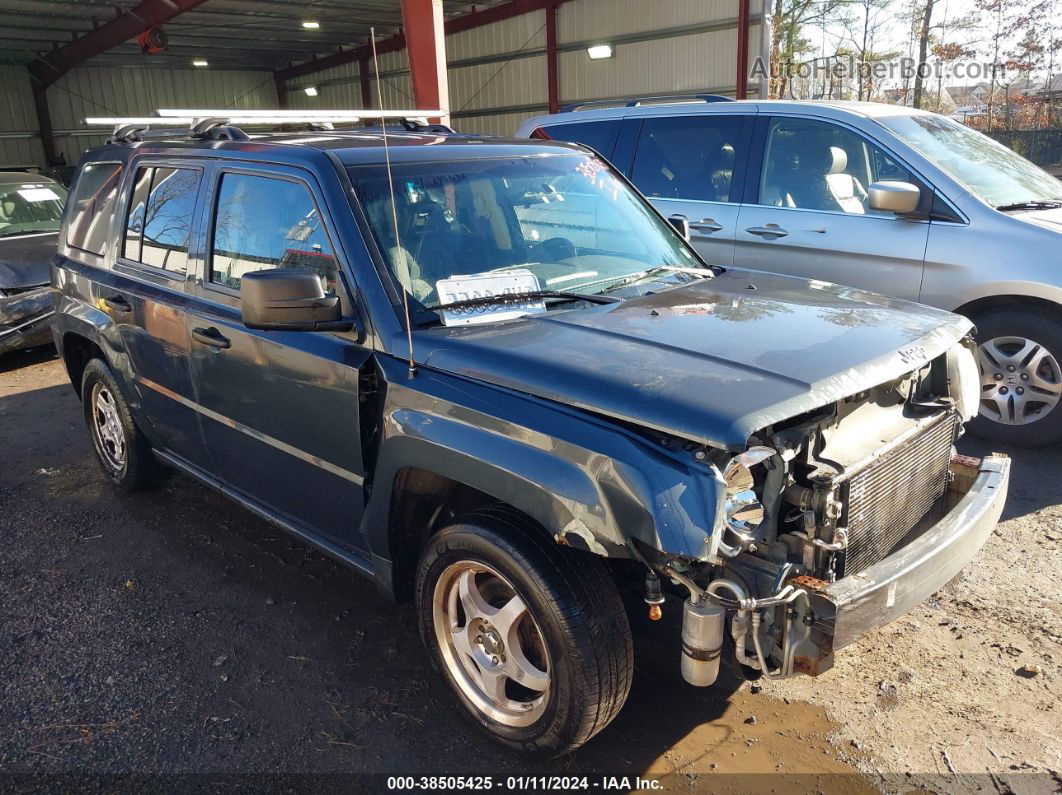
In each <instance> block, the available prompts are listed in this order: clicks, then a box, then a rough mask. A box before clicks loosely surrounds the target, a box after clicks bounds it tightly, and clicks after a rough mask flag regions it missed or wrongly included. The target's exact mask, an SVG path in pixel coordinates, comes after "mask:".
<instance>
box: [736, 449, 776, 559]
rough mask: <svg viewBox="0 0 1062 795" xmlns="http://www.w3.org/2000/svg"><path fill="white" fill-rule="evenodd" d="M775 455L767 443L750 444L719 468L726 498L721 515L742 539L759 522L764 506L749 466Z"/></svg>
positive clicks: (749, 533)
mask: <svg viewBox="0 0 1062 795" xmlns="http://www.w3.org/2000/svg"><path fill="white" fill-rule="evenodd" d="M772 455H775V451H774V450H772V449H771V448H770V447H753V448H750V449H749V450H747V451H746V452H744V453H741V455H737V456H734V458H732V459H731V461H730V463H729V464H727V466H726V469H725V470H724V471H723V480H724V481H725V482H726V501H725V502H724V504H723V518H724V520H725V521H726V526H727V527H729V528H730V529H731V530H733V531H734V532H735V533H737V534H738V536H739V537H740V538H741V539H742V540H743V541H744V540H748V539H750V538H751V535H752V534H753V533H754V532H756V530H757V529H758V528H759V526H760V525H761V524H763V518H764V509H763V503H761V502H760V498H759V496H758V495H757V494H756V491H755V478H754V477H753V474H752V467H754V466H756V464H758V463H760V462H761V461H765V460H766V459H768V458H770V457H771V456H772Z"/></svg>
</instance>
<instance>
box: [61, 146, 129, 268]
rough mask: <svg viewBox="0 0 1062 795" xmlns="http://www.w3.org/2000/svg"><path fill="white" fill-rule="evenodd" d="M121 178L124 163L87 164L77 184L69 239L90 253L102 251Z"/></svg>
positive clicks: (67, 231) (67, 237)
mask: <svg viewBox="0 0 1062 795" xmlns="http://www.w3.org/2000/svg"><path fill="white" fill-rule="evenodd" d="M121 179H122V165H121V163H87V164H85V166H84V167H82V169H81V173H80V174H79V175H78V177H77V182H76V183H75V185H74V198H73V201H72V202H71V204H72V205H73V206H72V207H71V208H70V225H69V226H68V227H67V230H66V242H67V243H68V244H69V245H71V246H73V247H74V248H79V249H81V250H82V251H88V252H89V253H91V254H102V253H103V249H104V247H105V245H106V243H107V233H108V231H109V229H110V224H111V215H112V214H113V212H114V202H115V198H116V197H117V195H118V185H119V183H120V182H121Z"/></svg>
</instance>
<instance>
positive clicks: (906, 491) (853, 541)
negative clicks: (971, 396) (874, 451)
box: [842, 413, 957, 576]
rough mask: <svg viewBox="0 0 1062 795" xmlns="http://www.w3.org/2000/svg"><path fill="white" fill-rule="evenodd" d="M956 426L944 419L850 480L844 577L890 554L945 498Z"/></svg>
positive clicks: (953, 420) (950, 418)
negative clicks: (942, 498) (936, 504)
mask: <svg viewBox="0 0 1062 795" xmlns="http://www.w3.org/2000/svg"><path fill="white" fill-rule="evenodd" d="M956 425H957V420H956V418H955V416H954V415H953V414H950V413H949V414H947V415H944V416H942V417H941V418H940V419H938V420H937V421H936V422H934V423H933V424H931V425H929V426H927V427H926V428H925V429H923V430H922V431H921V432H920V433H918V434H917V435H916V436H913V437H912V438H910V439H908V440H906V441H904V442H901V443H900V444H899V445H898V446H897V447H895V448H894V449H892V450H890V451H889V452H887V453H885V454H884V455H883V456H881V458H879V459H878V460H877V461H875V462H873V463H872V464H870V465H869V466H867V467H866V468H864V469H862V470H860V471H859V472H857V473H856V474H855V475H853V476H852V477H851V479H849V481H848V498H847V500H846V504H847V511H846V514H847V526H848V550H847V554H846V555H845V561H844V571H843V575H842V576H847V575H851V574H858V573H859V572H861V571H863V569H865V568H867V567H868V566H871V565H873V564H874V563H877V562H878V561H879V560H881V559H882V558H884V557H886V556H888V555H889V554H890V553H891V552H892V551H893V550H894V549H895V548H896V546H897V545H898V544H899V543H900V542H901V541H903V539H904V537H905V536H906V535H907V534H908V533H910V532H911V530H912V529H913V528H914V526H915V525H917V524H918V522H919V521H920V520H921V519H922V517H924V516H925V515H926V514H927V513H929V511H930V509H931V508H932V507H933V504H934V503H935V502H936V501H937V500H938V499H940V497H941V496H942V495H943V494H944V491H945V489H946V488H947V485H948V465H949V462H950V461H951V446H952V443H953V442H954V441H955V432H956Z"/></svg>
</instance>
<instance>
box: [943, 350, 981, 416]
mask: <svg viewBox="0 0 1062 795" xmlns="http://www.w3.org/2000/svg"><path fill="white" fill-rule="evenodd" d="M948 383H949V386H950V390H949V391H950V392H951V397H952V400H954V401H955V407H956V408H957V409H958V410H959V414H960V415H961V416H962V418H963V419H964V420H966V421H969V420H972V419H973V418H974V417H976V416H977V413H978V412H979V411H980V409H981V370H980V368H979V367H978V366H977V359H976V358H974V354H973V351H971V350H970V349H969V348H967V347H966V346H965V345H962V344H960V345H953V346H952V348H951V350H949V351H948Z"/></svg>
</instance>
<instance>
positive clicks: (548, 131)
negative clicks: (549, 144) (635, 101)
mask: <svg viewBox="0 0 1062 795" xmlns="http://www.w3.org/2000/svg"><path fill="white" fill-rule="evenodd" d="M620 123H621V120H620V119H613V120H607V121H581V122H571V123H570V124H550V125H548V126H546V127H539V128H538V129H536V130H535V131H534V132H533V133H531V137H532V138H542V139H546V140H553V141H567V142H569V143H573V144H582V145H583V146H589V147H590V148H591V149H593V150H594V151H595V152H597V153H598V154H599V155H601V156H602V157H604V158H605V159H606V160H608V159H609V158H611V157H612V152H613V150H614V149H615V148H616V138H617V136H618V135H619V128H620Z"/></svg>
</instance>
